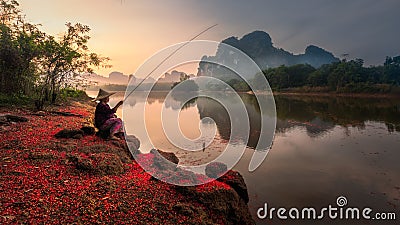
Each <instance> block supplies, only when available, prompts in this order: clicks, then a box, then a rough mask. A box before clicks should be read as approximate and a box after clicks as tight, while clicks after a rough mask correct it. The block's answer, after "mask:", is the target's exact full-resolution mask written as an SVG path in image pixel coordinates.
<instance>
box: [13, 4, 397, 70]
mask: <svg viewBox="0 0 400 225" xmlns="http://www.w3.org/2000/svg"><path fill="white" fill-rule="evenodd" d="M19 2H20V4H21V9H22V11H23V13H24V14H26V19H27V20H28V21H31V22H33V23H40V24H42V30H44V31H46V32H48V33H49V34H52V35H57V34H60V33H61V32H63V31H65V23H66V22H72V23H75V22H80V23H82V24H85V25H89V26H90V28H91V32H90V36H91V37H92V38H91V40H90V41H89V47H90V48H91V49H92V51H94V52H96V53H100V54H101V55H103V56H108V57H110V58H111V62H110V64H112V65H113V67H112V68H108V69H98V70H97V71H96V72H97V73H98V74H100V75H103V76H107V75H108V74H109V73H110V72H112V71H119V72H122V73H124V74H133V73H134V72H135V71H136V69H137V68H138V67H139V66H140V65H141V64H142V63H144V62H145V60H146V59H147V58H149V57H150V56H152V55H153V54H154V53H156V52H157V51H159V50H161V49H163V48H165V47H167V46H169V45H172V44H176V43H179V42H183V41H187V40H188V39H190V38H191V37H193V36H194V35H196V34H197V33H199V32H201V31H202V30H204V29H205V28H207V27H208V26H210V25H213V24H216V23H218V26H217V27H215V28H213V29H212V30H210V31H208V32H207V33H205V34H203V35H202V36H201V37H199V38H198V39H202V40H213V41H221V40H223V39H225V38H227V37H230V36H236V37H239V38H240V37H242V36H243V35H245V34H247V33H250V32H252V31H254V30H263V31H266V32H267V33H269V34H270V36H271V38H272V42H273V43H274V46H275V47H278V48H283V49H285V50H287V51H289V52H292V53H295V54H300V53H304V50H305V48H306V47H307V46H308V45H310V44H313V45H317V46H319V47H322V48H324V49H326V50H328V51H330V52H332V53H333V54H334V55H335V56H337V57H341V55H342V54H344V53H347V54H349V58H362V59H364V60H365V63H366V64H367V65H371V64H382V63H383V62H384V60H385V57H386V56H396V55H400V42H399V40H400V29H399V28H398V21H400V13H398V11H399V9H400V1H398V0H381V1H376V0H336V1H331V0H298V1H289V0H249V1H239V0H233V1H232V0H202V1H196V0H168V1H165V0H158V1H139V0H68V1H65V0H57V1H55V0H20V1H19ZM188 72H193V73H195V71H188Z"/></svg>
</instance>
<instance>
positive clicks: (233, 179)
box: [217, 170, 249, 203]
mask: <svg viewBox="0 0 400 225" xmlns="http://www.w3.org/2000/svg"><path fill="white" fill-rule="evenodd" d="M217 180H218V181H221V182H223V183H225V184H227V185H229V186H230V187H232V188H233V189H234V190H235V191H236V192H237V193H238V195H239V196H240V197H241V198H242V199H243V200H244V202H245V203H248V202H249V193H248V192H247V186H246V183H245V182H244V179H243V177H242V175H241V174H240V173H239V172H237V171H233V170H229V171H228V172H227V173H226V174H224V175H223V176H221V177H219V178H218V179H217Z"/></svg>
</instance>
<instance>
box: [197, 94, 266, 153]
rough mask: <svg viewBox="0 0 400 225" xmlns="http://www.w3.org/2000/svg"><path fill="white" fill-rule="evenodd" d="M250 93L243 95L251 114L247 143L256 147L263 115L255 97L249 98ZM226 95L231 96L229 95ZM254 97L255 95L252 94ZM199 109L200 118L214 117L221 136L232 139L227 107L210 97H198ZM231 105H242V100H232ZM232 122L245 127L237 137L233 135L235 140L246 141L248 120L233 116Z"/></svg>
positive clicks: (248, 111)
mask: <svg viewBox="0 0 400 225" xmlns="http://www.w3.org/2000/svg"><path fill="white" fill-rule="evenodd" d="M249 96H250V95H243V96H241V97H242V99H243V101H244V105H245V107H246V110H247V113H248V115H249V120H250V121H249V122H250V131H249V132H250V133H249V137H248V142H247V145H248V146H249V147H252V148H255V147H256V146H257V142H258V139H259V135H260V131H261V116H260V110H259V108H258V105H257V102H256V101H252V100H254V99H252V98H248V97H249ZM226 97H228V98H229V95H227V96H226ZM251 97H254V96H251ZM196 102H197V109H198V111H199V114H200V118H201V119H203V118H205V117H210V118H212V119H213V120H214V121H215V123H216V125H217V128H218V131H219V133H220V135H221V137H222V138H223V139H225V140H229V139H230V135H231V120H230V118H229V115H228V112H227V111H226V110H225V108H224V107H223V106H222V105H221V104H219V103H218V102H217V101H215V100H212V99H210V98H198V99H197V101H196ZM230 105H231V106H232V105H236V106H237V107H240V102H231V103H230ZM232 123H233V124H234V125H235V126H238V127H243V129H242V131H241V132H239V133H238V134H237V135H236V136H235V137H232V138H233V139H234V140H241V141H244V140H246V139H247V136H246V135H247V132H246V129H245V128H246V121H244V118H233V121H232Z"/></svg>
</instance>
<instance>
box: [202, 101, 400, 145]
mask: <svg viewBox="0 0 400 225" xmlns="http://www.w3.org/2000/svg"><path fill="white" fill-rule="evenodd" d="M241 98H242V99H243V101H244V104H245V106H246V109H247V111H248V114H249V119H250V136H249V141H248V146H249V147H252V148H254V147H255V146H256V145H257V141H258V139H259V134H260V129H261V128H260V123H261V121H260V118H261V116H260V110H259V107H258V104H257V102H256V100H255V97H254V96H252V95H242V96H241ZM275 102H276V106H277V117H278V118H277V127H276V131H277V132H278V133H284V132H287V131H288V130H290V129H292V128H294V127H303V128H305V129H306V131H307V134H308V135H309V136H310V137H319V136H321V135H323V134H325V133H327V132H329V131H330V130H332V129H333V128H334V127H335V126H337V125H339V126H342V127H349V126H354V127H358V128H360V129H365V123H366V122H368V121H378V122H384V123H385V124H386V126H387V129H388V131H389V132H393V131H398V132H400V101H399V100H394V99H385V100H382V99H355V98H334V97H306V96H300V97H293V96H290V97H285V96H276V97H275ZM231 104H235V103H234V102H233V103H231ZM197 108H198V111H199V114H200V118H205V117H210V118H212V119H213V120H214V121H215V123H216V125H217V128H218V131H219V133H220V135H221V137H222V138H223V139H225V140H229V137H230V130H231V127H230V123H231V122H230V119H229V115H228V113H227V112H226V110H225V109H224V108H223V107H222V105H220V104H219V103H217V102H216V101H214V100H211V99H208V98H198V99H197ZM234 120H235V121H234V123H235V124H236V125H239V126H241V125H243V121H241V119H240V118H234ZM240 135H242V136H239V137H233V138H239V139H242V140H245V138H246V137H245V133H244V132H243V133H242V134H240Z"/></svg>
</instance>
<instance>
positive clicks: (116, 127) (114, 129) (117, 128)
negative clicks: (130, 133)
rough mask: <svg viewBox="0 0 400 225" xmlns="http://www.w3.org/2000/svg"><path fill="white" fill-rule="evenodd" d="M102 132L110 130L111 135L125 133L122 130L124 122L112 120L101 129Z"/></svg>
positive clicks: (107, 121)
mask: <svg viewBox="0 0 400 225" xmlns="http://www.w3.org/2000/svg"><path fill="white" fill-rule="evenodd" d="M99 129H100V130H110V135H114V134H116V133H119V132H124V130H123V128H122V120H121V119H120V118H110V119H108V120H106V122H105V123H104V124H103V125H102V126H101V127H100V128H99Z"/></svg>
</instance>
